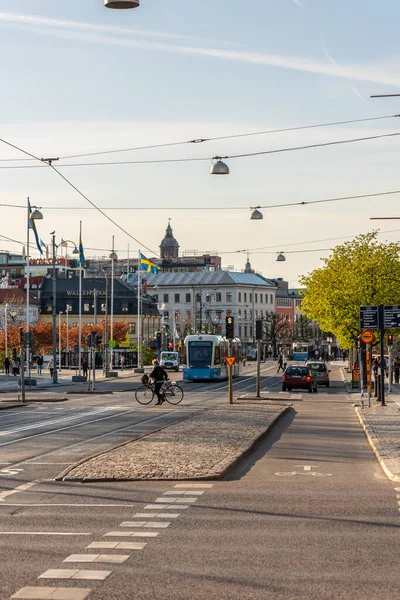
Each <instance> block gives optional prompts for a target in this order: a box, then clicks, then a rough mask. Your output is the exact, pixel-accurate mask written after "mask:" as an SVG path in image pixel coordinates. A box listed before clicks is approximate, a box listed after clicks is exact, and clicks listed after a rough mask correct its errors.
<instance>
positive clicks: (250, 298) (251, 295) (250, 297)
mask: <svg viewBox="0 0 400 600" xmlns="http://www.w3.org/2000/svg"><path fill="white" fill-rule="evenodd" d="M249 302H253V294H249Z"/></svg>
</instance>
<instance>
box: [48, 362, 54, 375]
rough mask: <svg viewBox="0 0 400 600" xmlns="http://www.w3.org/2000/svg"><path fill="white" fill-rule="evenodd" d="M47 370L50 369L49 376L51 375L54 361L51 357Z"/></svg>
mask: <svg viewBox="0 0 400 600" xmlns="http://www.w3.org/2000/svg"><path fill="white" fill-rule="evenodd" d="M49 371H50V377H53V371H54V362H53V359H50V362H49Z"/></svg>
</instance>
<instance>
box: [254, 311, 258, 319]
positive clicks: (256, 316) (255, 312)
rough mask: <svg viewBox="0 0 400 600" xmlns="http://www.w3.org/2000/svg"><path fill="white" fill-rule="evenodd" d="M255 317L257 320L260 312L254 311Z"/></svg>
mask: <svg viewBox="0 0 400 600" xmlns="http://www.w3.org/2000/svg"><path fill="white" fill-rule="evenodd" d="M254 317H255V318H256V319H258V310H255V311H254Z"/></svg>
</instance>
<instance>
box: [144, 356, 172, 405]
mask: <svg viewBox="0 0 400 600" xmlns="http://www.w3.org/2000/svg"><path fill="white" fill-rule="evenodd" d="M152 364H153V370H152V372H151V373H150V375H149V377H150V378H151V379H153V381H154V393H155V395H156V396H157V398H158V402H156V405H157V404H162V403H163V402H165V397H164V396H163V395H162V394H160V390H161V387H162V385H163V383H164V381H167V379H168V374H167V372H166V371H165V369H163V368H162V367H160V363H159V362H158V360H157V359H156V358H155V359H154V360H153V363H152Z"/></svg>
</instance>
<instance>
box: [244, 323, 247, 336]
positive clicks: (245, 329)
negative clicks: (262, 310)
mask: <svg viewBox="0 0 400 600" xmlns="http://www.w3.org/2000/svg"><path fill="white" fill-rule="evenodd" d="M244 337H245V338H247V325H245V326H244Z"/></svg>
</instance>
